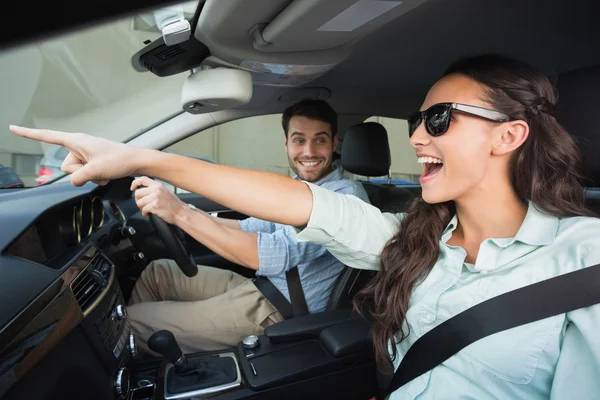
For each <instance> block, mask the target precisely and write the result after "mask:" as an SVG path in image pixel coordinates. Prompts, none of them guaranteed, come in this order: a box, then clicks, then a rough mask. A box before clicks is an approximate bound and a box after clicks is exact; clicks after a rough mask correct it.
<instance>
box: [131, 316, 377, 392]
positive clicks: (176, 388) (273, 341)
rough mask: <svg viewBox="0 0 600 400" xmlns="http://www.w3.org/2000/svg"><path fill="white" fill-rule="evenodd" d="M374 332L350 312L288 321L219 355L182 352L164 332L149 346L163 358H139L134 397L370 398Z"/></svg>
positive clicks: (169, 334) (154, 336)
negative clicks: (371, 337) (144, 359)
mask: <svg viewBox="0 0 600 400" xmlns="http://www.w3.org/2000/svg"><path fill="white" fill-rule="evenodd" d="M369 334H370V325H369V324H368V323H367V322H365V321H363V320H362V319H358V318H354V317H353V316H352V315H351V313H350V311H349V310H339V311H331V312H324V313H319V314H312V315H307V316H304V317H299V318H294V319H290V320H286V321H283V322H281V323H278V324H275V325H273V326H271V327H269V328H267V329H266V330H265V334H264V335H262V336H248V337H247V338H245V339H244V340H243V341H242V342H241V343H240V344H239V346H238V347H237V348H234V349H228V350H224V351H220V352H210V353H196V354H183V353H182V352H181V350H180V348H179V346H178V345H177V342H176V340H175V338H174V336H173V334H172V333H171V332H169V331H159V332H156V333H154V335H153V336H152V337H151V338H150V339H149V341H148V346H149V347H150V348H151V349H152V350H154V351H155V352H157V353H159V354H162V355H163V356H164V359H163V360H148V361H142V362H140V363H138V365H137V367H136V369H135V372H134V377H133V382H134V385H135V382H137V388H134V391H133V392H132V397H131V400H140V399H145V400H146V399H147V400H150V399H152V400H158V399H160V400H162V399H166V400H174V399H208V398H210V399H218V400H230V399H231V400H233V399H281V398H285V399H307V398H311V399H318V398H323V399H330V398H344V399H361V400H365V399H368V398H370V397H373V396H374V395H375V394H376V393H374V391H375V388H376V387H377V384H376V374H375V363H374V360H373V354H372V344H371V341H370V338H369ZM136 390H137V391H136ZM138 394H139V396H138Z"/></svg>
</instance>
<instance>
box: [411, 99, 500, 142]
mask: <svg viewBox="0 0 600 400" xmlns="http://www.w3.org/2000/svg"><path fill="white" fill-rule="evenodd" d="M453 110H457V111H461V112H463V113H466V114H471V115H475V116H477V117H481V118H485V119H487V120H490V121H494V122H507V121H510V120H511V118H510V117H509V116H508V115H506V114H503V113H501V112H498V111H494V110H490V109H487V108H483V107H477V106H470V105H468V104H459V103H438V104H434V105H432V106H431V107H429V108H428V109H427V110H425V111H415V112H413V113H411V114H410V115H409V116H408V137H409V138H410V137H412V135H413V133H415V131H416V130H417V128H418V127H419V125H420V124H421V121H423V120H425V129H426V130H427V133H429V134H430V135H431V136H441V135H443V134H444V133H446V132H447V131H448V128H449V127H450V119H451V117H452V111H453Z"/></svg>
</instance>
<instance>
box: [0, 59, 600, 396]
mask: <svg viewBox="0 0 600 400" xmlns="http://www.w3.org/2000/svg"><path fill="white" fill-rule="evenodd" d="M555 105H556V94H555V92H554V89H553V87H552V85H551V83H550V81H549V80H548V78H546V77H545V76H543V75H542V74H540V73H539V72H537V71H535V70H533V69H532V68H531V67H529V66H527V65H525V64H523V63H520V62H518V61H514V60H510V59H506V58H501V57H496V56H479V57H473V58H470V59H466V60H462V61H459V62H457V63H455V64H453V65H452V66H451V67H450V68H449V69H448V70H447V72H446V73H445V74H444V76H443V77H442V78H441V79H440V80H439V81H438V82H437V83H436V84H435V85H434V86H433V87H432V88H431V89H430V90H429V92H428V94H427V96H426V98H425V101H424V103H423V106H422V107H421V110H423V111H419V112H416V113H413V114H411V116H410V117H409V134H410V142H411V145H412V146H413V147H414V149H415V151H416V155H417V157H418V160H419V162H420V163H422V164H423V165H424V167H423V175H422V176H421V184H422V199H420V200H418V201H417V202H415V204H414V205H413V206H412V207H411V209H410V210H409V211H408V213H407V214H387V213H385V214H382V213H381V212H380V211H379V210H378V209H376V208H375V207H372V206H370V205H368V204H366V203H363V202H361V201H360V200H357V199H355V198H352V197H351V196H344V195H338V194H335V193H331V192H329V191H326V190H323V189H321V188H319V187H316V186H315V185H311V184H308V183H306V184H305V183H302V182H298V181H293V180H291V179H288V178H285V177H282V176H279V175H275V174H271V173H265V172H257V171H248V170H241V169H237V168H232V167H225V166H219V165H214V164H208V163H204V162H202V161H199V160H193V159H186V158H184V157H180V156H177V155H173V154H165V153H161V152H158V151H154V150H147V149H137V148H133V147H130V146H127V145H124V144H120V143H113V142H109V141H107V140H104V139H99V138H95V137H91V136H87V135H83V134H65V133H61V132H51V131H42V130H29V129H25V128H18V127H11V130H12V131H13V132H14V133H16V134H18V135H21V136H24V137H29V138H33V139H37V140H42V141H46V142H48V143H55V144H59V145H63V146H65V147H67V148H69V149H70V150H71V154H70V155H69V156H68V158H67V159H66V160H65V164H64V166H63V170H64V171H65V172H67V173H72V174H73V175H72V177H71V181H72V183H73V184H74V185H82V184H84V183H85V182H87V181H90V180H91V181H95V182H97V183H100V184H105V183H106V182H107V181H108V179H113V178H119V177H123V176H135V175H148V176H153V177H155V178H157V179H160V180H163V181H167V182H169V183H171V184H173V185H175V186H178V187H182V188H184V189H186V190H189V191H191V192H195V193H198V194H200V195H202V196H205V197H208V198H210V199H212V200H214V201H216V202H218V203H221V204H223V205H225V206H228V207H231V208H232V209H235V210H238V211H240V212H243V213H245V214H248V215H252V216H256V217H258V218H263V219H266V220H271V221H275V222H279V223H283V224H289V225H294V226H297V227H301V229H300V230H299V233H298V240H303V241H311V242H315V243H319V244H322V245H324V246H326V247H327V248H328V249H329V251H330V252H331V253H332V254H334V255H335V256H336V257H338V258H339V259H340V260H341V261H343V262H344V263H346V264H347V265H349V266H352V267H355V268H366V269H377V268H380V269H381V272H380V273H379V274H378V276H377V278H376V279H375V280H374V281H373V282H372V283H371V284H370V285H369V286H368V287H366V288H365V289H364V290H363V291H362V292H361V294H360V296H358V299H357V300H358V301H359V303H358V305H359V306H360V305H361V304H364V303H366V304H369V305H370V307H371V310H370V311H371V312H372V314H373V315H374V319H375V324H374V328H373V337H374V343H375V350H376V356H377V360H378V362H379V364H380V365H381V366H382V367H386V366H388V367H389V366H390V361H389V360H390V356H391V359H392V360H393V363H394V365H395V366H397V365H398V364H399V362H400V360H401V358H402V356H403V355H404V354H405V353H406V351H407V350H408V348H409V347H410V346H411V345H412V343H414V342H415V341H416V339H418V338H419V337H420V336H422V335H423V334H424V333H426V332H427V331H429V330H430V329H432V328H433V327H435V326H436V325H438V324H440V323H441V322H443V321H445V320H447V319H448V318H450V317H452V316H454V315H456V314H457V313H459V312H461V311H463V310H466V309H468V308H470V307H472V306H473V305H475V304H477V303H480V302H482V301H484V300H486V299H489V298H492V297H495V296H498V295H500V294H502V293H505V292H507V291H510V290H513V289H516V288H519V287H522V286H525V285H528V284H531V283H534V282H538V281H541V280H544V279H548V278H551V277H554V276H557V275H560V274H564V273H566V272H569V271H573V270H576V269H580V268H584V267H586V266H590V265H594V264H597V263H600V238H599V237H598V232H600V221H599V220H597V219H595V218H590V217H587V216H588V215H589V212H588V211H587V210H586V209H585V208H584V206H583V203H584V199H583V189H582V186H581V184H580V175H579V164H580V161H579V156H578V153H577V150H576V146H575V143H574V140H573V139H572V138H571V137H570V136H569V135H568V134H567V133H566V132H565V131H564V129H563V128H562V127H561V126H560V125H559V123H558V122H557V121H556V119H555V118H554V116H553V111H554V108H555ZM124 160H126V161H124ZM145 179H146V178H141V179H137V180H135V181H134V183H133V184H132V190H133V189H136V188H137V187H139V186H141V185H143V184H144V181H145ZM253 193H256V194H257V195H256V196H252V194H253ZM140 196H141V197H142V198H143V196H144V193H143V189H141V190H140ZM138 204H140V203H139V200H138ZM153 207H155V205H154V203H153V199H152V198H147V199H145V200H143V202H142V207H141V208H143V212H144V214H145V215H147V214H148V213H152V212H153ZM159 216H160V217H162V218H163V219H165V220H166V221H167V222H173V221H175V220H176V219H177V218H178V214H177V212H170V213H164V215H160V214H159ZM524 306H526V305H524ZM598 328H600V307H599V306H594V307H588V308H586V309H581V310H576V311H573V312H570V313H567V314H564V315H559V316H556V317H552V318H548V319H545V320H542V321H538V322H534V323H531V324H527V325H524V326H520V327H517V328H514V329H511V330H507V331H504V332H500V333H498V334H495V335H491V336H489V337H486V338H484V339H482V340H480V341H478V342H476V343H474V344H472V345H471V346H469V347H467V348H465V349H464V350H462V351H461V352H459V353H458V354H457V355H455V356H454V357H451V358H450V359H448V360H447V361H446V362H444V363H443V364H441V365H439V366H438V367H436V368H434V369H433V370H432V371H430V372H428V373H427V374H424V375H422V376H420V377H419V378H416V379H414V380H413V381H411V382H409V383H408V384H406V385H404V386H403V387H401V388H400V389H398V390H397V391H396V392H394V393H393V394H392V395H391V398H392V399H405V398H415V397H417V396H420V397H419V398H421V399H434V398H477V399H484V398H503V399H504V398H527V399H535V398H549V397H552V398H563V397H567V396H570V397H572V398H600V384H599V383H598V379H597V377H598V376H599V375H600V338H599V337H598V334H597V330H598Z"/></svg>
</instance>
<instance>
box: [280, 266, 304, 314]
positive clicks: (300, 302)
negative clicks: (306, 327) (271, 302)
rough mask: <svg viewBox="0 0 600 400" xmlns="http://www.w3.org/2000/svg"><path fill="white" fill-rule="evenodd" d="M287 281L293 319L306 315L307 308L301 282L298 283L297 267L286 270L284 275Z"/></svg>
mask: <svg viewBox="0 0 600 400" xmlns="http://www.w3.org/2000/svg"><path fill="white" fill-rule="evenodd" d="M285 278H286V280H287V285H288V291H289V292H290V303H292V309H293V310H294V317H300V316H302V315H307V314H308V306H307V305H306V298H305V297H304V290H302V282H300V273H299V272H298V266H295V267H294V268H292V269H290V270H288V271H287V272H286V273H285Z"/></svg>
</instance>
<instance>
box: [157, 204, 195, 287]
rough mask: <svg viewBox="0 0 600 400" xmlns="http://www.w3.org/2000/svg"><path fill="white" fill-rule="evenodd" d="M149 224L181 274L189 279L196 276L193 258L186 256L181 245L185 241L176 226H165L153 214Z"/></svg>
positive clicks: (160, 219)
mask: <svg viewBox="0 0 600 400" xmlns="http://www.w3.org/2000/svg"><path fill="white" fill-rule="evenodd" d="M150 223H151V224H152V226H153V227H154V230H155V231H156V233H157V234H158V237H159V238H160V239H161V240H162V241H163V243H164V244H165V247H166V248H167V250H168V251H169V253H171V257H173V260H175V262H176V263H177V266H178V267H179V269H181V272H183V273H184V274H185V275H187V276H189V277H192V276H196V274H198V266H197V265H196V262H195V261H194V257H193V256H192V255H188V252H187V250H186V249H185V246H184V245H183V241H184V239H185V234H184V233H183V231H182V230H181V229H180V228H179V227H177V226H173V225H171V224H167V223H166V222H165V221H164V220H163V219H162V218H160V217H158V216H156V215H154V214H150Z"/></svg>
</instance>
